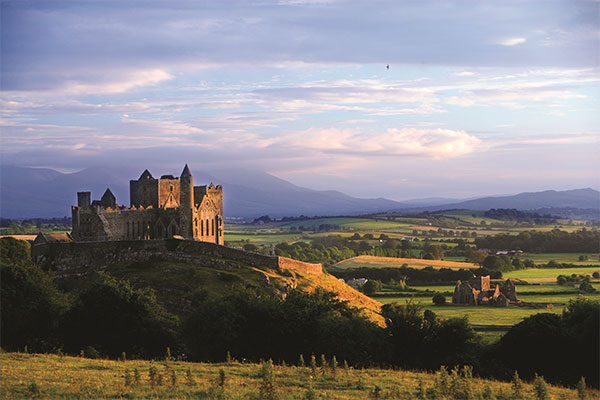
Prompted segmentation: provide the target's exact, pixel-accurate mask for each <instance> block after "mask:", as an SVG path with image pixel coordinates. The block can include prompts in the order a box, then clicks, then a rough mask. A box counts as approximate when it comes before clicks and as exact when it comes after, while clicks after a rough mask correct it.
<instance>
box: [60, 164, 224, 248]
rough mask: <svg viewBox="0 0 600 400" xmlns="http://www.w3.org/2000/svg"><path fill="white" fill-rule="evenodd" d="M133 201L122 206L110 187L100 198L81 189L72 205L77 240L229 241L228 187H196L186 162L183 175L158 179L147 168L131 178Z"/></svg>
mask: <svg viewBox="0 0 600 400" xmlns="http://www.w3.org/2000/svg"><path fill="white" fill-rule="evenodd" d="M129 193H130V200H131V205H130V207H129V208H127V207H124V206H119V205H118V204H117V199H116V198H115V196H114V195H113V194H112V192H111V191H110V189H106V192H105V193H104V195H103V196H102V198H101V199H100V200H94V201H91V194H90V192H78V193H77V206H73V207H72V216H73V233H72V235H71V236H72V239H73V241H76V242H95V241H107V240H150V239H166V238H171V237H173V236H181V237H183V238H184V239H193V240H199V241H204V242H212V243H216V244H221V245H222V244H223V243H224V240H223V187H222V186H220V185H219V186H214V185H213V184H212V183H211V184H210V185H208V186H194V178H193V177H192V174H191V172H190V169H189V168H188V166H187V165H186V166H185V167H184V169H183V171H182V173H181V176H180V177H179V178H176V177H174V176H172V175H163V176H161V178H160V179H155V178H154V177H153V176H152V174H150V172H149V171H148V170H145V171H144V172H143V173H142V175H141V176H140V178H139V179H138V180H131V181H130V182H129Z"/></svg>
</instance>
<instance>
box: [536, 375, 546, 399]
mask: <svg viewBox="0 0 600 400" xmlns="http://www.w3.org/2000/svg"><path fill="white" fill-rule="evenodd" d="M533 394H534V396H535V399H536V400H549V399H550V394H549V393H548V385H547V384H546V381H545V380H544V378H542V377H541V376H538V374H535V379H534V380H533Z"/></svg>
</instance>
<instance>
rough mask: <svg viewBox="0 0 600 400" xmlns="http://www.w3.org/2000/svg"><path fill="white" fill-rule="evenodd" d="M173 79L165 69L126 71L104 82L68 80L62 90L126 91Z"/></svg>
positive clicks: (75, 92) (85, 91) (107, 92)
mask: <svg viewBox="0 0 600 400" xmlns="http://www.w3.org/2000/svg"><path fill="white" fill-rule="evenodd" d="M169 79H173V75H171V74H170V73H168V72H167V71H165V70H163V69H159V68H156V69H150V70H137V71H132V72H129V73H126V74H125V75H124V76H122V77H118V78H115V79H114V80H107V81H104V82H88V83H83V82H77V81H75V82H73V81H68V82H66V84H65V86H64V87H63V88H62V90H61V91H63V92H66V93H72V94H77V95H81V94H109V93H124V92H127V91H129V90H132V89H135V88H138V87H143V86H150V85H155V84H157V83H160V82H162V81H165V80H169Z"/></svg>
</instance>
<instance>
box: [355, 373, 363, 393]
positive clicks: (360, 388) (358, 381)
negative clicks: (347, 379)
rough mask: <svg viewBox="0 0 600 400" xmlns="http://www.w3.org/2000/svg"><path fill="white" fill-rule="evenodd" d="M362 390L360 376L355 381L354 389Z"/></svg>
mask: <svg viewBox="0 0 600 400" xmlns="http://www.w3.org/2000/svg"><path fill="white" fill-rule="evenodd" d="M364 388H365V384H364V383H363V380H362V376H359V377H358V380H357V381H356V389H358V390H363V389H364Z"/></svg>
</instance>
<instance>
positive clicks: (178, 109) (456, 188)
mask: <svg viewBox="0 0 600 400" xmlns="http://www.w3.org/2000/svg"><path fill="white" fill-rule="evenodd" d="M0 4H1V21H0V22H1V27H0V29H1V48H0V52H1V54H0V55H1V71H0V72H1V76H0V79H1V82H0V84H1V88H2V93H1V95H0V129H1V148H0V161H1V162H2V164H4V165H17V166H28V167H47V168H53V169H57V170H60V171H63V172H69V171H78V170H81V169H83V168H86V167H90V166H93V167H103V166H109V165H110V166H115V165H116V166H119V165H129V166H131V165H136V166H137V165H139V166H140V171H141V170H143V169H144V168H150V169H151V170H152V171H153V173H154V174H155V175H160V174H167V173H169V174H171V173H173V174H178V173H179V171H180V170H181V169H182V165H183V164H185V163H188V164H189V165H190V167H191V168H192V171H194V170H206V171H209V172H210V171H218V170H219V169H225V168H227V169H240V170H244V171H246V170H260V171H266V172H268V173H271V174H273V175H275V176H278V177H280V178H283V179H286V180H289V181H290V182H292V183H294V184H297V185H300V186H304V187H308V188H312V189H334V190H340V191H342V192H344V193H347V194H349V195H352V196H356V197H365V198H368V197H369V198H370V197H387V198H390V199H395V200H406V199H415V198H425V197H450V198H466V197H473V196H482V195H494V194H514V193H519V192H524V191H539V190H547V189H556V190H566V189H575V188H584V187H593V188H596V189H597V188H599V187H600V161H599V160H600V157H599V154H600V112H599V110H600V90H599V89H600V1H597V0H595V1H591V0H590V1H586V0H565V1H518V0H502V1H467V0H463V1H398V0H391V1H386V0H381V1H379V0H369V1H344V0H340V1H336V0H332V1H325V0H323V1H318V0H315V1H310V0H305V1H303V0H297V1H293V0H291V1H285V0H282V1H266V0H264V1H235V0H233V1H202V2H197V1H137V0H135V1H127V2H122V1H106V0H103V1H85V2H80V1H37V2H31V1H1V0H0ZM154 171H156V172H154ZM131 178H132V179H135V178H136V177H131Z"/></svg>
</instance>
